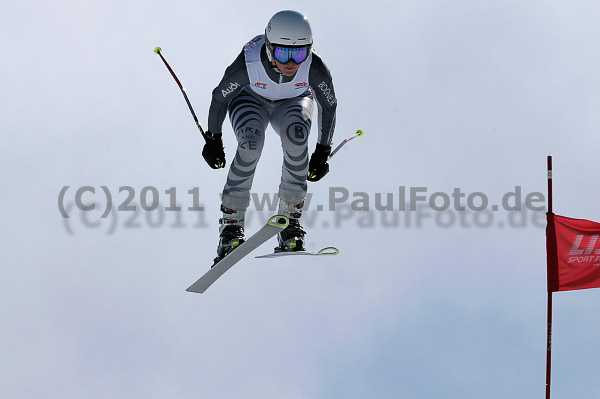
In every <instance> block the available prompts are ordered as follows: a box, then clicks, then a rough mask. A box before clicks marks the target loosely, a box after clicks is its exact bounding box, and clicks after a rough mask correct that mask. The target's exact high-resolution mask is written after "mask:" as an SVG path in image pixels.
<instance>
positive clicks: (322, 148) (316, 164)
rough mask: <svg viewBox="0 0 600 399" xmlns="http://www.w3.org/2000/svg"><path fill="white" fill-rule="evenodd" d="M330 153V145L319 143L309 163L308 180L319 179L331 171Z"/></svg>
mask: <svg viewBox="0 0 600 399" xmlns="http://www.w3.org/2000/svg"><path fill="white" fill-rule="evenodd" d="M329 154H331V146H330V145H322V144H319V143H317V147H316V148H315V152H313V154H312V156H311V157H310V162H309V164H308V181H319V180H321V179H322V178H323V176H325V175H326V174H327V173H329V164H328V163H327V160H328V159H329Z"/></svg>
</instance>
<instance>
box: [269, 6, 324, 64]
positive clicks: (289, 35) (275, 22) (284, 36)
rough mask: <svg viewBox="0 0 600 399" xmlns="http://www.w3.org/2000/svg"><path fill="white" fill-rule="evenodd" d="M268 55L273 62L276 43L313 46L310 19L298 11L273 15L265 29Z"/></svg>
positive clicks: (287, 11) (280, 12)
mask: <svg viewBox="0 0 600 399" xmlns="http://www.w3.org/2000/svg"><path fill="white" fill-rule="evenodd" d="M265 38H266V45H267V46H266V47H267V57H269V61H271V62H273V48H274V47H275V46H276V45H280V46H290V47H296V46H298V47H303V46H312V44H313V39H312V30H311V29H310V24H309V23H308V19H306V17H305V16H304V15H303V14H301V13H299V12H298V11H292V10H285V11H279V12H278V13H277V14H275V15H273V16H272V17H271V19H270V20H269V23H268V24H267V28H266V29H265Z"/></svg>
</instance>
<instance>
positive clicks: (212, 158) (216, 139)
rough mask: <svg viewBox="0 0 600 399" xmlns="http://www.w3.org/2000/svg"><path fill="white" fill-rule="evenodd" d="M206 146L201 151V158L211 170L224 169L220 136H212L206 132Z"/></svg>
mask: <svg viewBox="0 0 600 399" xmlns="http://www.w3.org/2000/svg"><path fill="white" fill-rule="evenodd" d="M205 138H206V144H204V148H203V149H202V157H204V160H205V161H206V163H207V164H208V166H210V167H211V168H213V169H220V168H224V167H225V163H226V161H225V150H224V148H223V139H222V138H221V135H220V134H214V133H211V132H209V131H206V136H205Z"/></svg>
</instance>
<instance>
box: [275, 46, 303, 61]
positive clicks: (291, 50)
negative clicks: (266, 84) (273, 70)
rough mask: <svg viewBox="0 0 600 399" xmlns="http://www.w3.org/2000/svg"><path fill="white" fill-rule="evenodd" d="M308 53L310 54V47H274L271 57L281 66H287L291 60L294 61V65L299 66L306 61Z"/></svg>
mask: <svg viewBox="0 0 600 399" xmlns="http://www.w3.org/2000/svg"><path fill="white" fill-rule="evenodd" d="M309 53H310V46H309V47H281V46H275V48H273V57H275V59H276V60H277V61H278V62H279V63H281V64H287V63H288V62H290V61H291V60H294V62H295V63H296V64H301V63H303V62H304V61H305V60H306V58H307V57H308V54H309Z"/></svg>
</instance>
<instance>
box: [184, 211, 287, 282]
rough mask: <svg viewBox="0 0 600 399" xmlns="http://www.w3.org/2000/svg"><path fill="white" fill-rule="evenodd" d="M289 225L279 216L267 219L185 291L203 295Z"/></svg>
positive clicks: (283, 217) (285, 219)
mask: <svg viewBox="0 0 600 399" xmlns="http://www.w3.org/2000/svg"><path fill="white" fill-rule="evenodd" d="M288 224H289V220H288V218H286V217H285V216H281V215H276V216H273V217H271V218H270V219H269V221H268V222H267V224H265V225H264V226H263V227H262V228H261V229H260V230H258V231H257V232H256V233H254V234H253V235H252V236H250V238H248V239H247V240H246V241H245V242H243V243H242V244H241V245H240V246H239V247H237V248H236V249H234V250H233V251H231V253H229V254H228V255H227V256H225V257H224V258H223V259H221V260H220V261H219V262H218V263H217V264H216V265H214V266H213V267H212V268H211V269H210V270H209V271H207V272H206V273H205V274H204V275H203V276H202V277H200V278H199V279H198V281H196V282H195V283H194V284H192V285H190V287H189V288H188V289H187V290H186V291H188V292H197V293H200V294H201V293H203V292H204V291H206V290H207V289H208V287H210V286H211V285H212V284H213V283H214V282H215V281H217V279H218V278H219V277H221V276H222V275H223V273H225V272H226V271H227V270H229V269H230V268H231V267H232V266H233V265H235V264H236V263H238V262H239V261H240V260H241V259H242V258H244V257H245V256H246V255H248V254H249V253H250V252H252V251H253V250H255V249H256V248H258V247H259V246H260V245H262V244H263V243H264V242H265V241H267V240H268V239H269V238H271V237H274V236H275V235H276V234H277V233H279V232H280V231H281V230H283V229H285V228H286V227H287V225H288Z"/></svg>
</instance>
